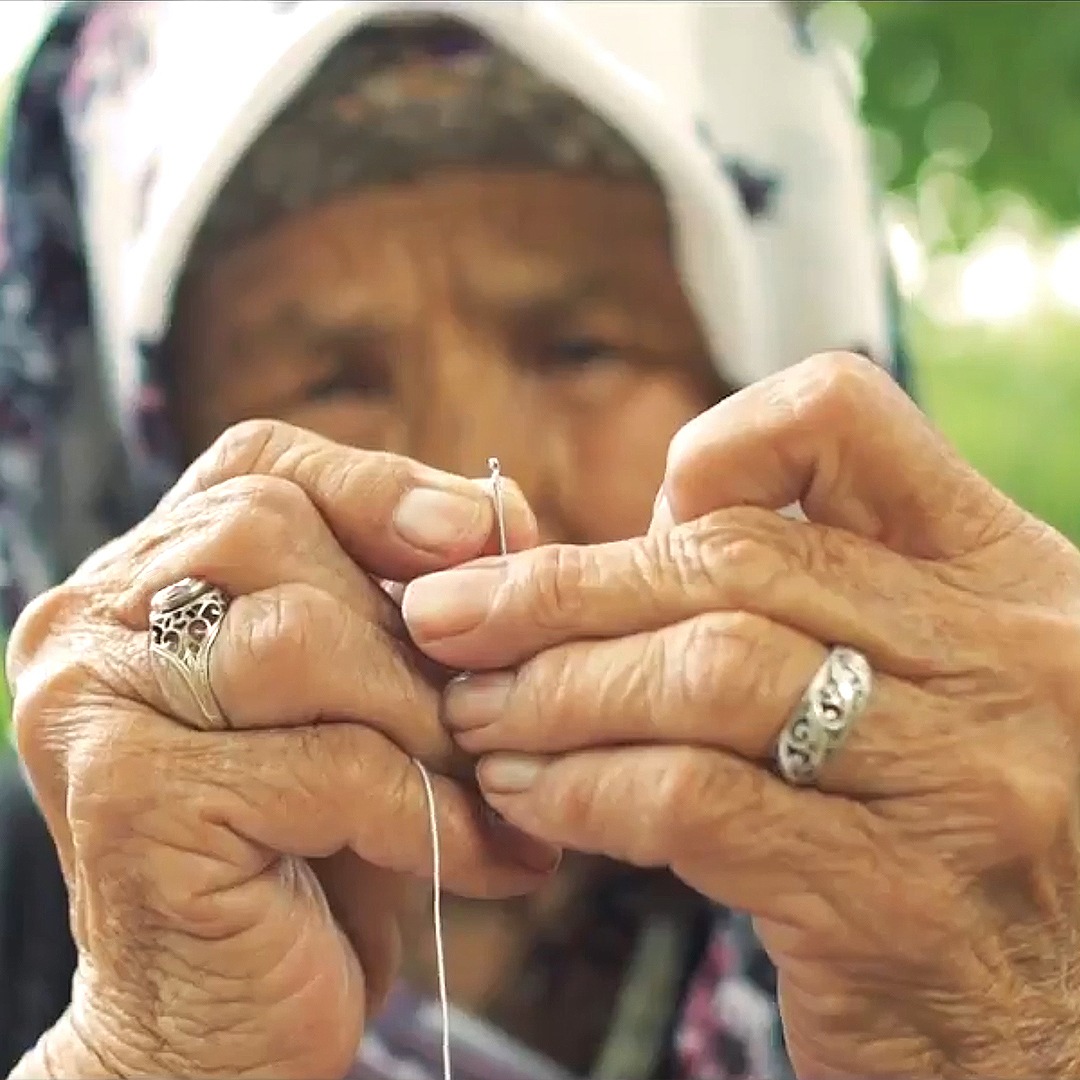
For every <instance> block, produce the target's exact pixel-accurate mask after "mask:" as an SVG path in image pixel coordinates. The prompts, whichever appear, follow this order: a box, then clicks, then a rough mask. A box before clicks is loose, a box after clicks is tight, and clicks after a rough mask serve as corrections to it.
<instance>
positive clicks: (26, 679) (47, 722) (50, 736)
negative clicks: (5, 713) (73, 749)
mask: <svg viewBox="0 0 1080 1080" xmlns="http://www.w3.org/2000/svg"><path fill="white" fill-rule="evenodd" d="M82 678H83V673H82V672H81V671H80V670H79V669H78V668H73V667H72V666H71V665H67V664H39V665H34V666H33V667H30V668H28V669H26V671H25V672H24V674H23V677H22V678H21V679H20V680H19V686H18V691H17V692H16V693H15V695H14V697H13V699H12V702H11V717H10V723H11V732H12V735H13V736H14V740H15V747H16V749H17V750H18V753H19V757H20V758H21V759H22V760H23V763H24V764H25V766H26V768H27V770H28V772H29V773H30V775H31V778H36V777H37V775H38V773H39V772H40V771H43V770H48V769H51V768H52V767H53V759H54V756H55V754H56V749H57V744H58V742H59V740H58V738H57V737H56V734H55V728H56V727H57V722H58V721H61V722H62V720H63V718H64V716H65V715H66V714H67V712H68V710H69V709H71V707H72V705H73V704H74V703H75V702H76V701H77V700H78V698H79V690H80V683H81V682H82Z"/></svg>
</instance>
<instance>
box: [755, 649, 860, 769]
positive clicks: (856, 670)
mask: <svg viewBox="0 0 1080 1080" xmlns="http://www.w3.org/2000/svg"><path fill="white" fill-rule="evenodd" d="M873 683H874V675H873V672H872V670H871V668H870V662H869V661H868V660H867V659H866V657H865V656H863V654H862V653H861V652H859V651H858V650H857V649H850V648H847V647H844V646H838V647H836V648H834V649H831V650H830V651H829V655H828V656H827V657H826V658H825V663H823V664H822V665H821V667H820V668H818V670H817V673H816V674H815V675H814V677H813V679H811V680H810V685H809V686H808V687H807V689H806V693H805V694H803V696H802V700H801V701H800V702H799V706H798V708H797V709H796V710H795V712H794V713H793V714H792V717H791V719H790V720H789V721H788V722H787V724H785V725H784V729H783V731H781V732H780V738H779V740H778V741H777V744H776V766H777V768H778V770H779V771H780V775H781V776H782V777H783V778H784V779H785V780H787V781H788V783H790V784H797V785H799V786H805V785H807V784H813V783H814V782H815V781H816V780H817V778H818V775H819V773H820V772H821V767H822V766H823V765H824V764H825V762H826V761H827V760H828V759H829V758H830V757H831V756H832V755H833V754H834V753H835V752H836V751H837V750H838V749H839V747H840V745H841V744H842V743H843V741H844V739H845V738H846V737H847V734H848V732H849V731H850V730H851V728H852V726H853V725H854V723H855V721H856V720H858V718H859V717H860V716H861V715H862V713H863V711H864V710H865V709H866V705H867V702H868V701H869V700H870V691H871V690H872V689H873Z"/></svg>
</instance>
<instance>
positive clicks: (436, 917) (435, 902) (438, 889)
mask: <svg viewBox="0 0 1080 1080" xmlns="http://www.w3.org/2000/svg"><path fill="white" fill-rule="evenodd" d="M413 764H414V765H416V767H417V769H419V770H420V779H421V780H422V781H423V783H424V796H425V797H426V799H427V809H428V828H429V830H430V832H431V880H432V884H433V888H432V890H431V896H432V900H431V919H432V922H433V923H434V924H435V978H436V980H437V982H438V987H439V1012H440V1014H441V1020H442V1069H443V1080H453V1078H454V1074H453V1070H452V1069H451V1066H450V995H449V993H448V992H447V988H446V948H445V946H444V944H443V921H442V851H441V847H442V845H441V844H440V843H439V815H438V814H437V813H436V811H435V787H434V785H433V784H432V782H431V776H430V774H429V773H428V771H427V769H426V768H424V766H423V765H422V764H421V763H420V762H419V761H417V760H416V759H415V758H413Z"/></svg>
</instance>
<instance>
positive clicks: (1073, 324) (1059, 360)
mask: <svg viewBox="0 0 1080 1080" xmlns="http://www.w3.org/2000/svg"><path fill="white" fill-rule="evenodd" d="M910 330H911V343H912V347H913V351H914V353H915V355H916V356H917V357H918V358H919V362H918V365H917V372H916V377H917V383H918V390H919V397H920V401H921V404H922V405H923V407H924V409H925V410H926V411H927V412H928V413H929V415H930V416H931V418H932V419H933V420H934V421H935V422H936V423H937V424H938V426H939V427H940V428H941V429H942V430H943V431H944V432H945V434H946V435H947V436H948V437H949V438H950V439H951V440H952V442H953V443H955V445H956V446H957V447H958V448H959V450H960V451H961V453H963V455H964V456H965V457H966V458H967V459H968V460H969V461H970V462H972V464H974V465H975V466H976V467H977V468H978V469H979V470H980V472H982V473H983V474H984V475H985V476H987V477H989V479H990V480H992V481H993V482H994V483H995V484H997V485H998V486H999V487H1000V488H1002V490H1004V491H1006V492H1008V494H1010V495H1011V496H1012V497H1013V498H1014V499H1016V500H1017V501H1018V502H1019V503H1020V504H1021V505H1023V506H1024V507H1025V508H1027V509H1028V510H1030V511H1031V512H1032V513H1034V514H1036V515H1037V516H1039V517H1040V518H1042V519H1043V520H1044V521H1048V522H1050V524H1052V525H1054V526H1056V527H1057V528H1058V529H1060V530H1061V531H1062V532H1064V533H1065V534H1066V535H1067V536H1069V537H1070V538H1071V539H1072V540H1073V542H1074V543H1077V544H1080V488H1078V486H1077V477H1078V476H1080V362H1078V358H1080V319H1076V320H1069V319H1053V318H1043V319H1040V320H1037V321H1035V322H1033V323H1030V324H1024V325H1022V326H1018V327H1017V328H1016V329H1015V330H1011V331H1004V330H994V329H979V328H967V327H941V326H937V325H935V324H933V323H931V322H928V321H927V320H925V319H922V318H919V317H917V316H916V317H913V318H912V320H911V327H910Z"/></svg>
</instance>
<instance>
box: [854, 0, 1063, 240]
mask: <svg viewBox="0 0 1080 1080" xmlns="http://www.w3.org/2000/svg"><path fill="white" fill-rule="evenodd" d="M864 7H865V9H866V11H867V12H868V13H869V15H870V17H871V20H872V24H873V28H874V38H873V42H872V44H871V47H870V49H869V51H868V53H867V56H866V62H865V74H866V84H865V87H866V88H865V96H864V101H863V110H864V115H865V117H866V119H867V121H868V122H869V123H870V125H871V126H872V127H874V128H880V129H884V130H885V131H887V132H890V133H892V135H894V136H895V139H896V140H897V145H898V147H899V150H900V157H899V163H898V164H899V167H898V169H897V170H896V172H895V175H894V176H893V177H891V181H890V182H891V185H892V187H893V188H894V190H897V191H900V192H903V193H906V194H911V193H912V192H913V189H914V186H915V183H916V180H917V178H918V177H919V175H920V172H921V171H922V170H924V168H925V166H926V162H927V158H928V156H929V150H928V147H927V134H928V129H929V130H930V132H931V136H932V137H933V132H934V125H935V122H936V123H937V127H938V130H939V132H940V130H941V129H942V119H943V117H946V116H948V115H950V113H949V111H950V110H951V116H952V117H953V118H954V120H955V119H956V118H958V117H960V118H962V117H963V116H965V115H967V116H970V117H972V118H973V123H975V124H976V126H978V125H981V124H983V123H984V121H983V119H982V118H983V117H985V120H986V121H988V122H989V135H990V138H989V141H988V142H985V132H982V133H979V132H973V138H974V139H975V141H976V142H978V141H982V142H985V145H986V149H985V151H984V152H983V153H981V154H980V155H979V156H977V157H976V158H975V160H973V161H970V162H964V163H962V166H961V168H962V171H963V174H964V175H965V176H966V177H967V178H968V179H969V180H970V181H971V182H972V183H973V184H974V185H975V186H976V187H977V188H978V189H979V190H981V191H983V192H990V191H997V190H1011V191H1014V192H1016V193H1018V194H1020V195H1023V196H1025V197H1027V198H1028V199H1030V200H1031V201H1032V202H1034V203H1035V204H1037V205H1038V206H1039V207H1041V208H1042V210H1043V211H1044V212H1045V213H1046V214H1047V215H1048V216H1049V217H1050V218H1051V219H1052V220H1054V221H1056V222H1057V223H1059V224H1065V223H1074V222H1076V221H1080V3H1075V2H1073V0H963V2H960V0H953V2H943V0H867V2H866V3H865V4H864Z"/></svg>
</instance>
